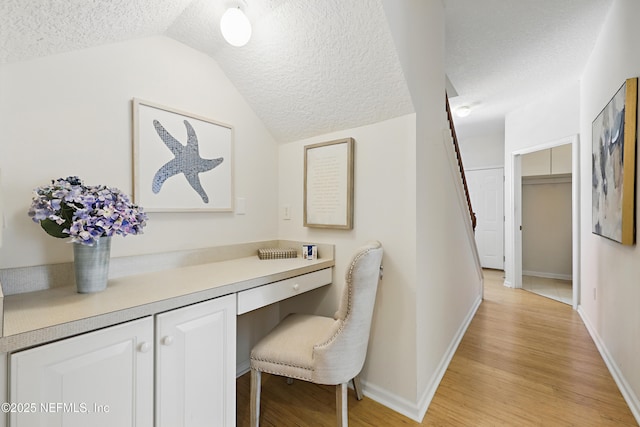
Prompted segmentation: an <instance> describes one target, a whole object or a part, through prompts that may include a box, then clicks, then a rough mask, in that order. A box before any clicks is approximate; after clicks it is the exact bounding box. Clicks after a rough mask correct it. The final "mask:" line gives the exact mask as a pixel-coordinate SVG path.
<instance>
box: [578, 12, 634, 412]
mask: <svg viewBox="0 0 640 427" xmlns="http://www.w3.org/2000/svg"><path fill="white" fill-rule="evenodd" d="M638 16H640V2H638V1H637V0H614V2H613V5H612V7H611V9H610V11H609V14H608V15H607V17H606V20H605V23H604V26H603V29H602V32H601V34H600V37H599V38H598V40H597V43H596V46H595V49H594V51H593V53H592V54H591V57H590V58H589V61H588V63H587V66H586V68H585V71H584V74H583V78H582V82H581V90H580V96H581V112H580V131H581V156H580V164H581V169H580V174H581V184H582V185H581V200H582V203H581V215H582V223H581V239H582V251H581V254H582V260H581V278H582V298H581V300H580V313H581V314H582V316H583V318H584V319H585V321H586V323H587V324H588V325H589V326H590V327H591V332H592V335H594V337H595V339H596V342H597V343H598V344H599V345H600V346H601V349H602V352H603V353H604V354H605V356H606V358H605V360H607V361H608V362H609V364H610V369H612V370H613V371H614V373H615V374H616V375H617V380H618V384H619V385H621V386H622V387H621V388H622V392H623V395H625V397H626V398H627V402H629V403H630V404H631V405H630V406H631V409H632V410H633V411H634V414H635V416H636V419H637V420H638V421H639V422H640V363H639V362H638V355H639V354H640V309H638V307H639V305H638V303H639V302H640V286H639V282H638V278H639V277H640V262H639V260H640V248H639V247H638V245H637V244H636V245H634V246H631V247H629V246H622V245H620V244H618V243H615V242H613V241H610V240H608V239H605V238H603V237H599V236H597V235H594V234H592V233H591V227H592V221H591V200H592V195H591V189H592V187H591V153H592V139H591V136H592V135H591V123H592V121H593V119H594V118H595V117H596V116H597V115H598V114H599V113H600V111H601V110H602V108H603V107H604V106H605V105H606V103H607V102H608V101H609V100H610V99H611V97H612V96H613V95H614V94H615V92H616V91H617V90H618V88H619V87H620V86H621V85H622V83H623V82H624V81H625V79H627V78H629V77H638V76H640V51H639V50H638V45H639V44H640V26H638V23H637V18H638ZM611 64H615V66H611ZM636 165H638V162H637V161H636ZM636 168H637V166H636ZM637 173H638V172H637V170H636V174H637ZM636 185H638V184H637V183H636ZM636 197H638V191H636ZM636 206H637V201H636ZM638 214H640V210H639V209H637V208H636V215H638ZM638 223H639V222H638V217H637V216H636V224H638ZM636 240H638V237H637V235H636ZM594 293H595V294H594ZM594 295H595V298H594Z"/></svg>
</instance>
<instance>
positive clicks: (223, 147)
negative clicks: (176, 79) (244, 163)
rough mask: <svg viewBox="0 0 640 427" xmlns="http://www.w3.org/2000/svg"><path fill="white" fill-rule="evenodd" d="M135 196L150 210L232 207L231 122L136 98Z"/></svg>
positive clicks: (211, 209)
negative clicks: (226, 122) (215, 119)
mask: <svg viewBox="0 0 640 427" xmlns="http://www.w3.org/2000/svg"><path fill="white" fill-rule="evenodd" d="M133 104H134V105H133V113H134V200H135V201H136V203H139V204H140V205H142V206H144V207H145V209H146V210H147V211H150V212H152V211H156V212H162V211H202V210H205V211H232V210H233V169H232V165H233V159H232V149H233V146H232V138H233V129H232V127H231V126H228V125H225V124H222V123H219V122H215V121H213V120H210V119H206V118H204V117H199V116H196V115H194V114H190V113H185V112H181V111H178V110H175V109H171V108H169V107H165V106H161V105H158V104H154V103H151V102H148V101H142V100H140V99H134V100H133Z"/></svg>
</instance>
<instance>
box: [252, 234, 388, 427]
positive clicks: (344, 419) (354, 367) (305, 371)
mask: <svg viewBox="0 0 640 427" xmlns="http://www.w3.org/2000/svg"><path fill="white" fill-rule="evenodd" d="M382 251H383V250H382V245H381V244H380V242H377V241H374V242H370V243H368V244H367V245H365V246H363V247H361V248H360V249H358V251H357V252H356V253H355V254H354V255H353V257H352V258H351V262H350V263H349V265H348V266H347V271H346V274H345V285H344V290H343V293H342V298H341V301H340V304H339V307H338V311H336V313H335V315H334V316H333V317H324V316H315V315H308V314H290V315H288V316H287V317H286V318H284V319H283V320H282V322H280V323H279V324H278V325H277V326H276V327H275V328H274V329H273V330H272V331H271V332H269V334H268V335H267V336H266V337H264V338H263V339H262V340H261V341H260V342H259V343H258V344H256V346H255V347H254V348H253V350H252V351H251V425H252V426H255V427H257V426H258V425H259V424H260V389H261V373H262V372H267V373H269V374H275V375H280V376H284V377H287V378H288V380H287V381H290V379H300V380H304V381H309V382H312V383H316V384H325V385H335V386H336V410H337V415H338V426H347V424H348V413H347V384H348V383H349V381H351V380H353V384H354V389H355V391H356V396H357V398H358V400H361V399H362V391H361V387H360V381H359V377H358V375H359V373H360V371H361V370H362V366H363V365H364V360H365V356H366V353H367V345H368V343H369V330H370V328H371V318H372V316H373V306H374V303H375V300H376V290H377V287H378V280H379V278H380V277H381V276H382V275H381V271H382V268H381V264H382Z"/></svg>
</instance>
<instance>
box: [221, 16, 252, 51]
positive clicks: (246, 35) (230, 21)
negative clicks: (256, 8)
mask: <svg viewBox="0 0 640 427" xmlns="http://www.w3.org/2000/svg"><path fill="white" fill-rule="evenodd" d="M220 31H221V32H222V37H224V39H225V40H226V41H227V43H229V44H230V45H231V46H236V47H240V46H244V45H245V44H247V42H249V39H250V38H251V23H250V22H249V18H247V15H245V14H244V13H243V12H242V11H241V10H240V8H239V7H234V8H230V9H227V11H226V12H225V13H224V15H222V19H220Z"/></svg>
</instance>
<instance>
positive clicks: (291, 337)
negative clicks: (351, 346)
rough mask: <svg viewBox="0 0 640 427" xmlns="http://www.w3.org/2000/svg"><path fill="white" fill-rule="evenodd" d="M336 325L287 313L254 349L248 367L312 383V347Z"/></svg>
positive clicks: (321, 341) (331, 334) (311, 317)
mask: <svg viewBox="0 0 640 427" xmlns="http://www.w3.org/2000/svg"><path fill="white" fill-rule="evenodd" d="M339 323H340V321H337V320H335V319H333V318H331V317H323V316H314V315H309V314H290V315H289V316H287V317H286V318H285V319H284V320H283V321H282V322H280V324H278V326H276V327H275V328H274V329H273V330H272V331H271V332H269V334H268V335H267V336H266V337H264V338H263V339H262V340H261V341H260V342H259V343H258V344H256V345H255V346H254V347H253V350H252V351H251V368H252V369H256V370H258V371H261V372H267V373H270V374H275V375H282V376H285V377H289V378H297V379H302V380H305V381H312V379H313V369H314V363H313V347H314V346H315V345H317V344H322V343H324V342H326V341H327V340H328V339H329V338H331V337H332V336H333V335H334V334H335V333H336V331H337V329H338V327H339Z"/></svg>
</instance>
